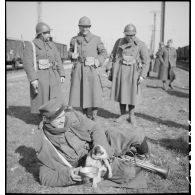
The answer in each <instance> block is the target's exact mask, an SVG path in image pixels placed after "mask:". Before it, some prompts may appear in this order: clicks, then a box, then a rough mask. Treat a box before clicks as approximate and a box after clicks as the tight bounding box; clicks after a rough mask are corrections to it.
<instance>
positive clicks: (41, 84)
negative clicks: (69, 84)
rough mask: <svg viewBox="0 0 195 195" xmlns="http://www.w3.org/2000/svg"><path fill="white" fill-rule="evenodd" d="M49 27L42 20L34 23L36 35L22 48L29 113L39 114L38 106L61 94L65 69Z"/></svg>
mask: <svg viewBox="0 0 195 195" xmlns="http://www.w3.org/2000/svg"><path fill="white" fill-rule="evenodd" d="M50 31H51V29H50V27H49V26H48V25H47V24H46V23H43V22H40V23H38V24H37V25H36V37H35V39H34V40H33V41H32V42H27V43H26V44H25V48H24V59H23V64H24V70H25V71H26V74H27V77H28V80H29V82H30V98H31V113H35V114H39V113H40V112H39V107H40V106H41V105H43V104H45V103H46V102H47V101H48V100H50V99H52V98H54V97H60V96H61V94H62V93H61V88H60V82H64V80H65V71H64V68H63V66H62V61H61V58H60V55H59V53H58V51H57V48H56V46H55V43H54V42H52V41H51V36H50Z"/></svg>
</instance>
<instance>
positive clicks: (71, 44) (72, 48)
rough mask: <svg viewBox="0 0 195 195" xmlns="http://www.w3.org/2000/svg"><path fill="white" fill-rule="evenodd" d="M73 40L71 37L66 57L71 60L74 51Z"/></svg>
mask: <svg viewBox="0 0 195 195" xmlns="http://www.w3.org/2000/svg"><path fill="white" fill-rule="evenodd" d="M74 42H75V39H74V38H72V39H71V40H70V48H69V52H68V58H69V59H71V60H72V53H73V52H74Z"/></svg>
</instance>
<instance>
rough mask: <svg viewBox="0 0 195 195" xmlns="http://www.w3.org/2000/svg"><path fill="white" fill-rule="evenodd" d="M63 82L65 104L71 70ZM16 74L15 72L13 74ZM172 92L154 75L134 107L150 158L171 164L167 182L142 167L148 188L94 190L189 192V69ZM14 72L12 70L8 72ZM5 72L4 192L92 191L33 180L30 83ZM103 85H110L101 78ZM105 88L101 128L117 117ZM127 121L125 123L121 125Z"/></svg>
mask: <svg viewBox="0 0 195 195" xmlns="http://www.w3.org/2000/svg"><path fill="white" fill-rule="evenodd" d="M66 71H67V77H66V82H65V83H64V84H63V85H62V90H63V92H64V98H65V100H66V102H68V96H69V88H70V70H66ZM14 74H16V75H17V74H20V73H14ZM176 74H177V80H176V81H175V82H174V83H173V86H174V90H168V91H167V92H166V91H164V90H162V88H161V82H160V81H158V80H156V78H155V75H154V74H153V73H151V77H150V78H148V79H146V81H145V83H144V84H143V102H142V104H140V105H139V106H138V107H137V109H136V120H137V123H138V125H139V126H140V127H143V131H144V133H145V134H146V136H147V137H148V143H149V147H150V151H151V154H150V157H151V159H152V161H153V162H155V163H156V164H158V165H160V166H162V167H167V166H169V168H170V173H169V176H168V178H167V179H166V180H164V179H162V178H160V177H159V176H158V175H156V174H154V173H150V172H146V171H144V175H145V177H146V180H147V184H148V188H146V189H125V188H113V187H107V188H101V191H100V192H99V193H181V192H189V188H190V185H189V181H188V178H189V123H188V120H189V73H188V72H187V71H184V70H181V69H177V70H176ZM11 75H12V76H13V74H11ZM9 76H10V75H7V79H8V80H7V104H6V109H7V113H6V114H7V115H6V116H7V128H6V149H7V150H6V152H7V153H6V165H7V166H6V167H7V170H6V176H7V177H6V179H7V181H6V192H8V193H82V194H89V193H96V192H94V191H93V190H92V188H91V187H89V186H84V185H81V186H70V187H66V188H64V187H56V188H51V187H46V186H41V185H40V184H39V181H38V171H39V167H38V164H37V158H36V151H37V147H38V141H39V140H38V139H37V134H38V133H39V132H38V131H37V124H38V122H39V121H38V118H37V117H36V116H33V115H32V114H30V107H29V105H30V100H29V84H28V81H27V78H26V77H20V76H17V77H16V78H15V79H10V80H9ZM105 85H107V86H109V85H110V83H109V82H108V81H106V80H105ZM109 92H110V89H109V88H104V103H103V105H102V108H101V109H100V111H99V113H98V115H99V116H98V122H101V123H102V124H103V125H104V126H105V127H106V128H108V127H109V126H112V125H113V124H114V123H113V119H114V118H116V117H118V116H119V105H118V104H117V103H116V102H113V101H110V100H109ZM125 123H126V124H127V122H124V124H125Z"/></svg>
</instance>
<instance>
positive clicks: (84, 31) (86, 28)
mask: <svg viewBox="0 0 195 195" xmlns="http://www.w3.org/2000/svg"><path fill="white" fill-rule="evenodd" d="M79 31H80V33H81V34H82V35H87V33H88V32H89V31H90V26H79Z"/></svg>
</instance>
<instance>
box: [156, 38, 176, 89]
mask: <svg viewBox="0 0 195 195" xmlns="http://www.w3.org/2000/svg"><path fill="white" fill-rule="evenodd" d="M172 44H173V40H172V39H169V40H168V41H167V45H166V46H165V47H163V48H162V49H161V51H160V53H159V60H160V62H161V65H160V70H159V75H158V78H159V79H160V80H162V82H163V89H164V90H167V81H168V80H170V81H169V84H168V86H169V87H170V88H171V89H173V86H172V82H173V81H174V80H175V79H176V75H175V68H176V60H177V53H176V49H175V48H174V47H172Z"/></svg>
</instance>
